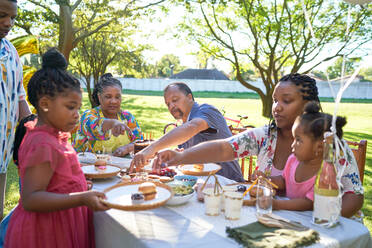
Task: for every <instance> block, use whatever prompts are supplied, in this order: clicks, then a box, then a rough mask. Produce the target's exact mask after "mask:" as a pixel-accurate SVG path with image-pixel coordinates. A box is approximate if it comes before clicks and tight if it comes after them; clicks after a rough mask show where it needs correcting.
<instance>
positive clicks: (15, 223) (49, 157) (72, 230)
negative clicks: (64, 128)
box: [4, 121, 95, 248]
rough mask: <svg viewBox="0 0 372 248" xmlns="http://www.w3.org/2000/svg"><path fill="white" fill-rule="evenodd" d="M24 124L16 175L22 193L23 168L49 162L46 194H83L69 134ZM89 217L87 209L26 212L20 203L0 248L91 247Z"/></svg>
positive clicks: (92, 235)
mask: <svg viewBox="0 0 372 248" xmlns="http://www.w3.org/2000/svg"><path fill="white" fill-rule="evenodd" d="M35 124H36V121H35V122H28V123H26V125H25V126H26V127H27V133H26V135H25V137H24V139H23V141H22V144H21V146H20V149H19V174H20V178H21V185H22V188H21V190H23V185H24V184H23V180H24V175H25V171H26V168H28V167H31V166H35V165H38V164H40V163H43V162H49V163H50V166H51V167H52V169H53V170H54V174H53V176H52V178H51V180H50V182H49V185H48V187H47V189H46V191H48V192H53V193H60V194H68V193H72V192H80V191H86V190H87V183H86V180H85V177H84V174H83V172H82V170H81V168H80V164H79V162H78V159H77V156H76V152H75V151H74V149H73V148H72V146H71V144H70V143H69V142H68V138H69V137H70V134H69V133H64V132H58V131H57V130H55V129H53V128H51V127H48V126H41V127H35ZM94 246H95V241H94V226H93V213H92V211H91V210H89V209H88V208H87V207H85V206H82V207H75V208H70V209H66V210H60V211H53V212H30V211H26V210H25V209H24V208H23V206H22V199H20V200H19V204H18V206H17V207H16V209H15V210H14V212H13V215H12V217H11V219H10V223H9V227H8V230H7V234H6V237H5V246H4V247H19V248H21V247H22V248H23V247H30V248H33V247H94Z"/></svg>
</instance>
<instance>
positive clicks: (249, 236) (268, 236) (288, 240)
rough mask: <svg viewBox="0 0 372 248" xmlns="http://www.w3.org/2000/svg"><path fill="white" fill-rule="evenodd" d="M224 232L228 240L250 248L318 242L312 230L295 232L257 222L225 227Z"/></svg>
mask: <svg viewBox="0 0 372 248" xmlns="http://www.w3.org/2000/svg"><path fill="white" fill-rule="evenodd" d="M226 232H227V233H228V236H229V237H230V238H233V239H235V240H236V241H237V242H238V243H239V244H241V245H243V246H244V247H252V248H253V247H254V248H256V247H257V248H260V247H268V248H282V247H283V248H284V247H285V248H292V247H302V246H307V245H311V244H313V243H315V242H316V241H318V240H319V234H318V233H317V232H316V231H314V230H312V229H308V230H305V231H297V230H293V229H284V228H277V227H267V226H265V225H263V224H261V223H259V222H254V223H251V224H248V225H245V226H241V227H236V228H229V227H226Z"/></svg>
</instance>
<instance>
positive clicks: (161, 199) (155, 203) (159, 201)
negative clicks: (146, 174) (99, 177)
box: [101, 181, 172, 211]
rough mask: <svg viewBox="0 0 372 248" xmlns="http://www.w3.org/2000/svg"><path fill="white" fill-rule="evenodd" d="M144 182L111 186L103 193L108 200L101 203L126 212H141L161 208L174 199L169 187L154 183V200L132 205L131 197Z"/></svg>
mask: <svg viewBox="0 0 372 248" xmlns="http://www.w3.org/2000/svg"><path fill="white" fill-rule="evenodd" d="M143 182H144V181H140V182H128V183H119V184H116V185H114V186H111V187H109V188H107V189H105V190H104V191H103V192H104V193H105V194H106V197H107V199H105V200H101V201H102V202H103V203H104V204H106V205H107V206H109V207H111V208H115V209H120V210H126V211H139V210H148V209H153V208H158V207H161V206H163V205H164V204H165V203H166V202H167V201H168V200H169V199H170V198H171V197H172V189H171V188H170V187H169V186H167V185H165V184H163V183H158V182H154V184H155V185H156V192H157V194H156V197H155V198H154V199H153V200H149V201H144V202H142V203H137V204H134V203H132V200H131V195H132V194H133V193H138V187H139V185H140V184H141V183H143Z"/></svg>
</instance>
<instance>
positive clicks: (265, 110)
mask: <svg viewBox="0 0 372 248" xmlns="http://www.w3.org/2000/svg"><path fill="white" fill-rule="evenodd" d="M261 102H262V115H263V116H264V117H267V118H270V116H271V107H272V105H273V98H272V96H271V94H269V95H265V96H264V97H263V98H262V97H261Z"/></svg>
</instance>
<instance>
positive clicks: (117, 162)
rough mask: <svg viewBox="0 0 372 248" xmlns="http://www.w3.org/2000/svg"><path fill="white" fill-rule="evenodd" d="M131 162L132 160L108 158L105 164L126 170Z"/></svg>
mask: <svg viewBox="0 0 372 248" xmlns="http://www.w3.org/2000/svg"><path fill="white" fill-rule="evenodd" d="M131 161H132V159H130V158H122V157H115V156H110V159H109V160H108V161H107V164H110V165H114V166H117V167H120V168H121V169H128V168H129V167H130V162H131Z"/></svg>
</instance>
